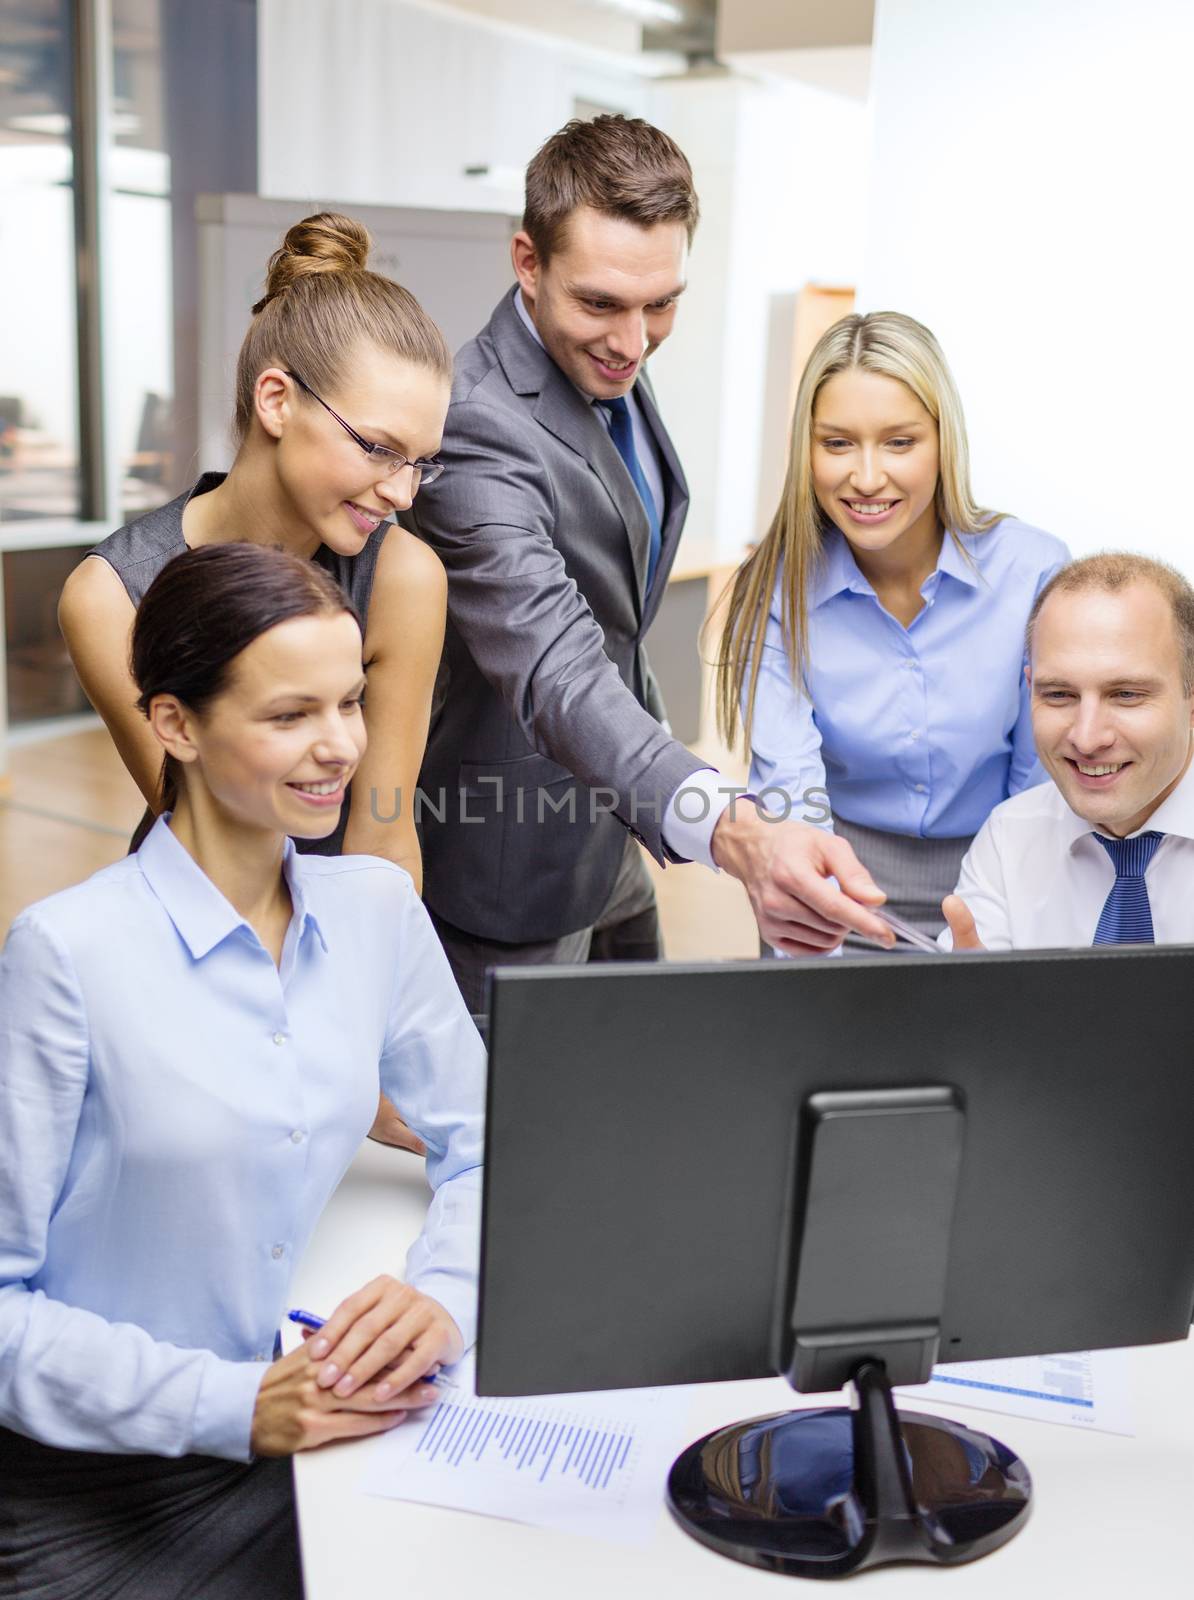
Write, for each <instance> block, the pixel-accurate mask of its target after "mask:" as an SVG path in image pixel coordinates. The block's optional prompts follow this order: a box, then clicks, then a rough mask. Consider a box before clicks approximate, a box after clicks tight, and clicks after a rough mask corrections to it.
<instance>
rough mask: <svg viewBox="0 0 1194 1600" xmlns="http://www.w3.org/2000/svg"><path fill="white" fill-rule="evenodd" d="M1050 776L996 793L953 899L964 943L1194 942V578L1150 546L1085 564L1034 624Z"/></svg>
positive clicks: (955, 940)
mask: <svg viewBox="0 0 1194 1600" xmlns="http://www.w3.org/2000/svg"><path fill="white" fill-rule="evenodd" d="M1028 644H1029V668H1028V676H1029V683H1030V685H1031V690H1032V726H1033V733H1034V735H1035V738H1036V746H1037V754H1038V755H1039V756H1040V759H1041V763H1042V764H1043V766H1044V767H1045V770H1046V771H1047V772H1048V773H1049V776H1050V777H1051V778H1052V780H1053V781H1052V783H1047V784H1041V785H1039V786H1038V787H1036V788H1034V789H1028V790H1025V791H1024V792H1023V793H1022V794H1018V795H1015V796H1014V797H1013V798H1012V799H1010V800H1005V801H1004V802H1003V804H1002V805H999V806H996V808H995V810H994V811H993V812H992V813H991V815H990V816H989V817H988V819H987V821H986V823H985V824H984V825H983V827H982V829H981V831H980V832H979V834H978V835H977V837H976V838H975V840H974V843H973V845H972V846H971V847H970V850H969V852H968V853H967V855H966V858H965V860H964V861H963V862H962V869H961V877H960V879H959V882H958V886H957V890H956V891H955V893H954V894H952V895H950V896H949V897H948V898H947V899H946V900H945V902H944V906H943V909H944V912H945V916H946V919H947V921H948V923H949V927H948V929H947V930H946V931H945V932H944V933H943V934H942V935H941V943H942V945H943V946H944V947H945V948H946V949H949V948H951V947H952V948H953V949H956V950H974V949H988V950H1018V949H1033V948H1042V947H1055V946H1073V945H1090V944H1153V943H1157V944H1175V943H1194V774H1192V773H1191V770H1190V765H1191V762H1190V758H1191V751H1192V750H1194V588H1191V586H1190V584H1189V583H1187V582H1186V580H1185V579H1184V578H1183V577H1182V576H1181V575H1180V574H1179V573H1177V572H1176V571H1174V569H1173V568H1171V567H1168V566H1166V565H1164V563H1162V562H1159V561H1152V560H1149V559H1148V558H1147V557H1144V556H1137V555H1122V554H1115V553H1105V554H1102V555H1097V556H1090V557H1088V558H1086V559H1085V560H1082V561H1075V562H1072V563H1071V564H1070V565H1069V566H1068V567H1063V568H1062V570H1061V571H1060V572H1059V573H1057V575H1056V576H1055V577H1054V578H1053V579H1052V580H1051V581H1050V582H1049V583H1048V584H1047V585H1046V586H1045V587H1044V588H1043V589H1042V590H1041V593H1040V595H1039V597H1038V598H1037V601H1036V604H1035V606H1034V607H1033V610H1032V614H1031V616H1030V618H1029V622H1028Z"/></svg>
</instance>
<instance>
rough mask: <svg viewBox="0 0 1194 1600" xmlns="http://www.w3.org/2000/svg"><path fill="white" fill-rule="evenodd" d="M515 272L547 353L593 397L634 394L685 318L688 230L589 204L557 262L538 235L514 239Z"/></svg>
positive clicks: (570, 228)
mask: <svg viewBox="0 0 1194 1600" xmlns="http://www.w3.org/2000/svg"><path fill="white" fill-rule="evenodd" d="M513 257H514V270H515V272H516V274H517V276H518V282H519V285H520V287H521V289H522V294H523V299H524V301H525V302H526V307H527V310H528V311H529V312H530V315H531V319H532V320H533V322H534V324H535V327H536V328H537V329H538V332H539V337H540V338H541V339H542V340H543V343H544V346H545V348H546V350H547V353H548V355H550V356H551V358H552V360H553V361H554V362H555V364H556V366H557V367H559V368H560V370H561V371H562V372H563V373H564V374H565V376H566V377H568V378H570V379H571V380H572V382H573V383H574V384H575V385H576V386H577V388H578V389H580V390H581V391H582V392H583V393H584V394H587V395H589V396H591V397H592V398H593V399H594V400H613V399H616V398H617V397H618V396H619V395H624V394H626V393H627V392H628V391H629V389H630V388H631V387H632V385H633V384H634V380H635V379H636V378H637V377H638V374H639V372H640V371H641V369H642V364H643V362H644V361H645V360H646V359H647V357H648V356H649V355H651V353H652V352H653V351H654V350H657V349H658V348H659V346H660V345H661V344H662V343H663V341H664V340H665V339H666V338H667V336H668V334H669V333H671V331H672V324H673V323H674V322H675V320H676V304H677V301H678V299H679V297H680V295H681V293H682V292H683V290H684V283H685V271H686V268H687V263H688V234H687V231H686V230H685V227H684V224H683V223H682V222H659V223H656V224H655V225H654V226H653V227H649V228H640V227H639V226H638V224H637V223H634V222H628V221H626V220H625V218H623V217H611V216H606V215H605V214H604V213H602V212H599V211H594V210H593V209H592V208H591V207H589V206H580V207H578V208H577V209H576V210H575V211H574V212H573V213H572V214H571V216H569V218H568V221H567V225H566V227H565V228H564V232H563V237H562V239H561V241H560V244H559V246H558V247H557V249H556V251H555V253H554V254H553V255H552V257H551V259H550V260H549V261H548V262H547V263H546V264H544V263H542V262H541V261H540V260H539V257H538V255H537V254H536V252H535V247H534V245H533V244H532V243H531V240H530V238H529V236H528V235H527V234H525V233H519V234H517V235H516V236H515V238H514V243H513Z"/></svg>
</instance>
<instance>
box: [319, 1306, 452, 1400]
mask: <svg viewBox="0 0 1194 1600" xmlns="http://www.w3.org/2000/svg"><path fill="white" fill-rule="evenodd" d="M307 1349H308V1351H309V1352H310V1354H311V1357H312V1361H313V1363H317V1364H318V1376H317V1382H318V1384H319V1386H320V1388H321V1389H324V1390H325V1391H328V1392H330V1393H331V1394H333V1395H335V1396H336V1397H337V1398H338V1399H340V1400H345V1399H349V1398H351V1397H352V1396H353V1395H356V1394H358V1393H360V1392H361V1390H362V1388H363V1387H364V1386H365V1385H368V1384H369V1383H370V1380H371V1379H373V1378H378V1382H377V1383H376V1384H373V1385H372V1387H371V1390H370V1392H371V1393H372V1395H373V1398H374V1399H375V1401H377V1402H379V1403H382V1404H387V1405H388V1404H391V1403H392V1401H393V1398H394V1396H395V1395H397V1394H399V1393H401V1392H403V1391H405V1390H406V1389H408V1388H409V1387H410V1386H411V1385H412V1384H417V1382H418V1380H419V1379H420V1378H422V1377H425V1376H426V1375H427V1374H428V1373H431V1374H433V1375H434V1373H436V1372H438V1370H439V1369H440V1367H441V1366H448V1365H450V1364H451V1363H453V1362H456V1361H459V1360H460V1358H461V1356H462V1355H463V1354H464V1341H463V1339H462V1338H461V1337H460V1329H459V1328H458V1327H457V1326H456V1324H455V1323H454V1322H453V1321H452V1318H451V1317H450V1316H449V1315H448V1313H447V1312H446V1311H445V1310H444V1308H443V1306H441V1305H440V1303H439V1301H438V1300H432V1299H431V1297H430V1296H429V1295H425V1294H420V1293H419V1291H418V1290H417V1289H412V1288H411V1287H410V1285H409V1284H406V1283H401V1282H399V1280H398V1279H397V1278H391V1277H387V1276H384V1275H383V1276H382V1277H380V1278H374V1279H373V1281H372V1283H367V1284H366V1285H365V1287H364V1288H363V1289H358V1290H357V1292H356V1294H351V1295H349V1297H348V1299H347V1300H344V1301H342V1302H341V1303H340V1305H339V1306H337V1307H336V1310H335V1311H334V1312H333V1313H332V1315H331V1316H330V1317H329V1318H328V1319H327V1321H326V1322H325V1323H324V1325H323V1327H322V1328H321V1329H320V1330H319V1332H318V1334H317V1335H316V1336H315V1337H314V1338H313V1339H311V1340H309V1341H308V1344H307ZM379 1375H380V1376H379ZM433 1398H434V1394H433Z"/></svg>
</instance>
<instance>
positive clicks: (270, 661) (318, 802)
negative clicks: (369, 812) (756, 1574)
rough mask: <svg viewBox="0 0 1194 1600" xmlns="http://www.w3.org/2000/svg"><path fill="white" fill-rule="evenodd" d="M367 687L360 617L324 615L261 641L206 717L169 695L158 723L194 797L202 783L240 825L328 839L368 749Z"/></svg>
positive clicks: (158, 708)
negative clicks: (364, 704) (364, 710)
mask: <svg viewBox="0 0 1194 1600" xmlns="http://www.w3.org/2000/svg"><path fill="white" fill-rule="evenodd" d="M364 690H365V678H364V674H363V672H362V670H361V632H360V629H359V628H358V627H357V624H356V621H355V619H354V618H353V617H351V616H350V615H349V614H348V613H347V612H346V611H340V612H336V613H323V614H320V615H316V616H310V617H295V618H293V619H292V620H291V621H289V622H281V623H279V624H278V625H277V626H276V627H273V628H270V629H268V630H267V631H266V632H265V633H263V634H260V635H259V636H258V637H257V638H256V639H254V640H253V642H252V644H250V645H247V646H246V647H245V649H244V650H242V651H241V653H240V654H239V655H238V656H237V657H236V659H235V660H234V661H233V662H232V664H231V666H230V668H229V675H228V682H227V684H226V686H225V688H224V689H223V691H222V692H221V693H220V694H219V695H218V696H217V697H216V698H215V700H213V701H212V702H211V704H210V705H209V706H208V707H207V708H206V709H205V711H204V712H203V714H202V715H197V714H196V713H195V712H193V711H190V710H189V709H187V708H186V707H182V706H180V705H179V702H178V701H176V700H175V699H174V698H173V697H172V696H169V695H162V696H159V697H157V699H155V701H154V702H153V705H152V707H151V720H152V721H153V724H154V727H155V730H156V731H157V732H158V736H159V738H162V740H163V743H164V744H165V745H166V748H167V749H168V750H169V751H170V754H172V755H173V756H175V758H176V759H177V760H178V761H179V762H180V763H181V764H182V768H183V776H184V780H185V782H186V784H187V788H188V792H190V791H191V790H192V787H193V786H194V785H195V784H201V785H202V786H203V787H204V788H205V789H206V791H207V794H208V795H209V796H210V798H211V800H213V801H214V802H215V805H216V807H217V809H218V810H220V811H222V812H223V813H224V814H225V815H226V816H227V817H228V818H230V819H231V820H233V821H235V822H236V823H237V824H239V825H240V826H242V827H249V828H258V829H261V830H263V831H265V832H271V833H288V834H292V835H295V836H296V837H298V838H302V839H322V838H325V837H326V836H327V835H328V834H329V833H331V832H332V831H333V829H334V828H335V826H336V824H337V822H338V821H339V817H340V808H341V806H342V805H343V803H344V790H345V787H346V785H347V784H348V782H349V780H350V778H351V777H352V775H353V773H354V772H355V771H356V768H357V765H358V763H359V761H360V759H361V756H362V754H363V753H364V750H365V721H364V717H363V715H362V712H361V702H362V697H363V695H364ZM163 731H164V732H165V733H166V735H167V737H165V738H163Z"/></svg>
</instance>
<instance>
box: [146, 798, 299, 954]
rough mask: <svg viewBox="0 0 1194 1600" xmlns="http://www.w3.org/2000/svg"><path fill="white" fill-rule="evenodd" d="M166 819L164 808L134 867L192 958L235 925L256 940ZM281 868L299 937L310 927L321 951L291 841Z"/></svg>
mask: <svg viewBox="0 0 1194 1600" xmlns="http://www.w3.org/2000/svg"><path fill="white" fill-rule="evenodd" d="M169 820H170V813H169V812H165V813H164V814H163V815H162V816H160V817H159V818H158V820H157V821H156V822H155V823H154V825H153V827H152V828H151V829H150V831H149V833H148V834H147V835H146V838H145V842H144V843H143V844H142V846H141V848H140V849H139V850H138V851H137V865H138V866H139V867H140V869H141V872H142V874H143V876H144V877H145V880H146V882H147V883H148V884H149V887H150V888H151V889H152V890H153V892H154V894H155V895H156V896H157V897H158V899H159V900H160V901H161V903H162V906H163V908H164V909H165V912H166V915H167V916H168V917H169V918H170V920H171V922H172V923H173V924H174V926H175V927H176V928H177V929H178V933H179V936H180V938H181V939H182V941H183V943H184V944H185V945H186V947H187V949H188V950H189V951H190V952H191V956H192V958H193V959H194V960H195V961H201V960H202V959H203V957H204V956H205V955H207V954H209V953H210V952H211V951H212V950H214V949H215V947H216V946H217V945H218V944H221V943H222V942H223V941H224V940H225V939H226V938H228V936H229V934H232V933H235V932H236V930H237V929H238V928H244V929H246V930H247V931H248V932H249V933H250V935H251V936H252V937H253V938H254V939H256V938H257V934H256V933H255V932H254V930H253V929H252V928H251V927H250V926H249V923H248V922H246V920H245V919H244V917H242V916H241V914H240V913H239V911H237V910H236V908H235V907H234V906H233V905H232V904H231V902H230V901H228V900H226V899H225V898H224V896H223V895H222V894H221V893H220V891H219V890H218V889H217V888H216V886H215V884H214V883H213V882H212V881H211V879H210V878H209V877H208V876H207V874H206V873H205V872H204V871H203V869H202V868H201V867H200V866H199V864H198V862H197V861H195V859H194V858H193V857H192V856H191V855H190V854H189V853H188V852H187V850H186V849H185V848H184V847H183V846H182V845H181V844H180V843H179V841H178V840H177V839H176V838H175V837H174V835H173V834H172V833H171V831H170V829H169V827H168V826H167V824H168V823H169ZM282 872H283V875H284V876H285V878H286V886H287V888H288V889H289V890H290V902H291V905H292V906H293V907H294V916H295V919H296V920H297V922H298V925H299V935H300V937H301V936H302V935H303V934H305V933H306V930H307V926H308V925H310V927H311V928H313V929H314V931H315V934H316V937H317V938H318V939H319V942H320V944H321V945H322V946H323V948H324V950H325V952H326V950H327V940H326V939H325V938H324V935H323V929H322V928H321V927H320V926H319V922H318V920H317V918H316V916H315V913H314V911H312V909H311V907H310V904H309V902H308V898H307V892H306V887H305V885H304V883H303V876H302V873H301V872H300V871H299V867H298V852H297V851H296V850H295V848H294V840H293V839H287V841H286V848H285V852H284V854H283V857H282Z"/></svg>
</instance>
